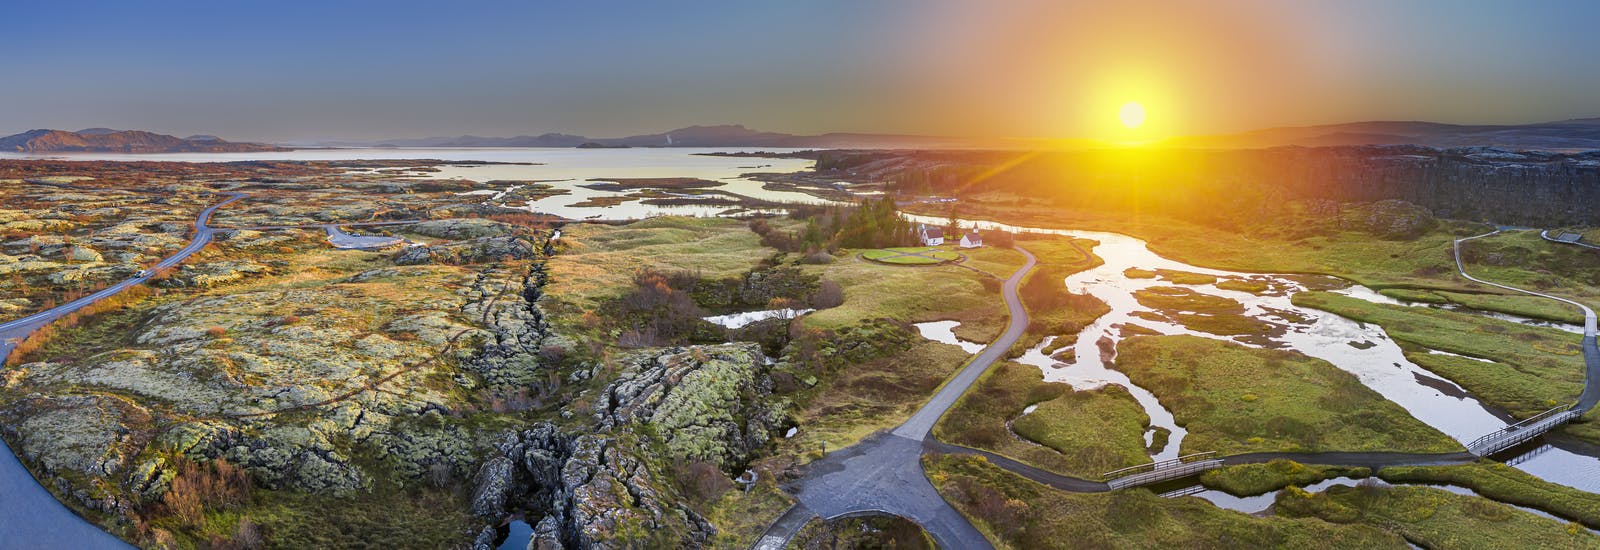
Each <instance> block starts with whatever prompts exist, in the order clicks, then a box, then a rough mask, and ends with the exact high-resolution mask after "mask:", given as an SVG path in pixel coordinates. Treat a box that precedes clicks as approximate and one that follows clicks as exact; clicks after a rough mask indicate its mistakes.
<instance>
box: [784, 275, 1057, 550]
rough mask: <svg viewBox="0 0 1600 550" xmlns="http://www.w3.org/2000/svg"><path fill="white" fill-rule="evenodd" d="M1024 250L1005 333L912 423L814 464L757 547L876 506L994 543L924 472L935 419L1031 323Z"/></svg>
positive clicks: (937, 534) (1009, 291) (953, 536)
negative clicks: (1022, 292)
mask: <svg viewBox="0 0 1600 550" xmlns="http://www.w3.org/2000/svg"><path fill="white" fill-rule="evenodd" d="M1017 251H1018V252H1021V253H1022V255H1023V256H1024V257H1026V258H1027V261H1026V262H1025V263H1023V265H1022V267H1021V268H1018V269H1017V271H1016V272H1015V273H1012V274H1011V277H1010V278H1008V279H1006V281H1005V284H1004V285H1002V287H1001V289H1002V290H1001V291H1002V293H1003V294H1004V295H1005V301H1006V308H1007V309H1009V310H1010V313H1011V319H1010V321H1008V322H1007V324H1006V330H1005V332H1003V333H1001V334H1000V337H999V338H997V339H995V341H994V342H993V343H990V344H989V347H987V348H984V350H983V351H982V352H981V353H979V354H978V356H977V357H974V358H973V359H972V361H970V362H968V363H967V366H965V367H963V368H962V369H961V371H960V372H958V373H956V375H955V377H953V378H951V379H950V381H949V382H947V383H945V385H944V387H943V388H941V389H940V390H939V391H938V392H937V393H935V394H934V395H933V398H932V399H929V400H928V402H927V403H925V404H923V406H922V408H921V409H918V410H917V412H916V413H915V414H913V415H911V418H910V419H909V420H906V422H905V423H904V424H901V425H900V426H899V427H897V428H895V429H894V430H893V431H890V432H887V433H879V434H876V435H873V436H871V437H868V438H866V439H864V440H862V441H861V442H860V443H857V444H855V445H852V446H850V447H848V448H846V449H843V450H840V451H836V452H834V453H832V454H830V455H828V456H826V457H824V458H822V459H819V460H816V461H814V462H812V463H811V464H809V465H808V466H807V472H806V475H805V477H802V478H801V479H800V480H799V481H798V482H796V483H795V484H794V486H792V487H791V490H792V492H794V494H795V497H796V498H797V499H798V500H799V501H800V503H799V504H797V505H796V506H795V507H794V508H793V509H790V510H789V511H788V512H786V513H785V514H784V515H783V516H782V517H781V518H779V520H778V521H776V522H774V523H773V524H772V525H771V526H769V527H768V529H767V532H766V533H765V534H764V535H763V536H762V537H761V539H760V540H759V541H757V542H756V548H760V549H767V548H782V547H783V546H784V545H785V544H787V543H788V541H789V539H791V538H793V537H794V535H795V533H797V532H799V530H800V527H801V526H803V525H805V522H806V520H809V519H810V518H811V517H812V516H821V517H823V518H826V519H833V518H839V517H847V516H852V515H863V514H874V513H878V514H894V515H897V516H900V517H904V518H906V519H909V520H912V521H915V522H917V524H919V525H921V526H922V528H923V529H926V530H927V531H928V534H929V535H931V536H932V537H933V539H934V541H935V542H937V543H938V544H939V546H940V547H943V548H961V549H968V548H993V546H992V545H991V544H989V540H988V539H987V538H984V536H983V533H980V532H978V530H977V528H974V527H973V526H972V523H970V522H968V521H967V518H966V517H964V516H962V515H961V513H960V512H957V511H956V510H955V508H952V507H951V506H950V504H949V503H947V502H945V500H944V497H942V496H940V495H939V492H938V491H937V490H935V489H934V487H933V483H932V482H929V481H928V476H927V475H926V474H924V473H923V471H922V451H923V446H924V441H925V440H929V439H930V438H929V432H930V431H931V430H932V429H933V424H934V423H935V422H937V421H938V420H939V417H940V416H943V415H944V413H945V411H947V410H949V409H950V407H951V406H952V405H954V404H955V402H956V400H957V399H959V398H960V397H961V395H962V394H963V393H966V391H967V389H968V388H970V387H971V386H972V384H973V383H974V382H977V380H978V377H979V376H981V375H982V374H983V372H984V371H985V370H987V369H988V368H989V366H990V365H992V364H994V362H995V361H996V360H999V359H1000V358H1001V357H1003V356H1004V355H1005V353H1006V352H1007V351H1009V350H1010V349H1011V346H1012V344H1015V343H1016V342H1017V340H1018V339H1019V338H1021V337H1022V333H1023V331H1024V330H1026V329H1027V327H1028V312H1027V310H1025V309H1023V307H1022V299H1021V298H1020V297H1019V296H1018V295H1017V287H1018V286H1019V285H1020V284H1021V283H1022V278H1023V277H1024V276H1026V275H1027V274H1028V271H1029V270H1032V269H1033V266H1034V265H1035V264H1036V263H1037V260H1036V259H1035V258H1034V257H1033V254H1030V253H1028V251H1027V250H1023V249H1022V248H1020V247H1019V248H1017Z"/></svg>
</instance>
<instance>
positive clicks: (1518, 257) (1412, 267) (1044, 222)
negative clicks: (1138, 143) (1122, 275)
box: [910, 201, 1600, 313]
mask: <svg viewBox="0 0 1600 550" xmlns="http://www.w3.org/2000/svg"><path fill="white" fill-rule="evenodd" d="M910 210H913V211H916V210H917V209H916V207H911V208H910ZM918 213H924V214H930V215H939V216H943V215H948V214H949V212H948V211H945V212H938V211H919V212H918ZM958 213H959V214H960V215H962V216H966V217H970V218H975V219H988V220H995V221H1002V222H1006V223H1011V224H1016V225H1023V226H1032V227H1042V228H1060V229H1086V230H1095V231H1114V232H1118V233H1123V234H1128V235H1134V236H1136V237H1139V238H1141V239H1144V240H1146V241H1148V242H1149V243H1150V249H1151V250H1152V251H1154V252H1156V253H1157V254H1160V255H1162V256H1164V257H1167V258H1171V259H1174V260H1179V261H1182V262H1185V263H1189V264H1193V265H1198V266H1205V267H1210V268H1216V269H1230V270H1236V271H1247V272H1262V273H1321V274H1327V275H1335V276H1339V277H1343V278H1346V279H1350V280H1353V281H1356V282H1358V283H1360V284H1362V285H1365V286H1368V287H1372V288H1374V289H1386V288H1420V289H1437V290H1445V291H1455V292H1463V293H1487V294H1493V295H1502V298H1497V299H1495V300H1494V302H1495V303H1492V304H1491V303H1485V304H1482V305H1484V306H1486V307H1497V308H1508V309H1515V310H1517V311H1527V310H1530V309H1533V310H1537V309H1541V308H1546V307H1548V306H1547V305H1546V304H1543V302H1548V301H1549V300H1547V299H1544V298H1538V297H1534V296H1526V295H1521V294H1518V293H1514V292H1510V291H1505V290H1500V289H1496V288H1493V287H1488V286H1484V285H1479V284H1477V283H1473V282H1470V281H1467V280H1466V279H1462V278H1461V277H1459V276H1457V275H1456V274H1455V260H1454V256H1453V255H1452V253H1451V243H1452V242H1453V241H1454V240H1455V239H1456V238H1459V237H1464V236H1471V235H1477V234H1481V233H1484V232H1486V231H1489V229H1490V228H1489V227H1488V226H1486V225H1483V224H1477V223H1470V222H1458V221H1449V220H1441V221H1440V222H1439V224H1438V225H1437V227H1435V228H1434V229H1433V230H1431V231H1428V232H1426V233H1424V234H1422V235H1421V236H1419V237H1417V238H1415V239H1409V240H1385V239H1379V238H1375V237H1374V236H1373V235H1371V234H1369V233H1366V232H1362V231H1356V230H1349V229H1334V228H1327V229H1319V230H1317V231H1314V232H1309V233H1307V232H1305V231H1303V230H1302V229H1301V227H1302V226H1303V225H1304V224H1305V223H1306V222H1307V220H1308V218H1306V217H1302V216H1296V215H1289V216H1286V217H1283V218H1281V219H1275V220H1272V221H1270V222H1268V223H1263V224H1262V225H1260V226H1258V227H1252V228H1249V229H1247V230H1244V231H1229V230H1221V229H1217V228H1214V227H1207V226H1202V225H1197V224H1193V223H1189V222H1184V221H1180V220H1175V219H1172V218H1167V217H1163V216H1155V215H1147V216H1125V215H1118V214H1115V213H1099V212H1084V211H1074V210H1063V209H1060V208H1055V207H1047V206H1042V205H1035V206H1031V207H1018V206H1016V205H1014V204H1010V203H1004V204H984V203H982V202H981V201H964V202H963V203H962V205H961V206H960V207H959V212H958ZM1062 220H1071V222H1070V223H1063V221H1062ZM1465 250H1466V251H1467V252H1468V254H1467V256H1468V260H1469V269H1470V270H1471V272H1472V273H1473V274H1474V275H1477V276H1480V277H1485V278H1488V279H1489V280H1492V281H1496V282H1502V283H1506V284H1513V285H1525V286H1524V287H1525V288H1533V289H1536V290H1537V289H1539V288H1548V289H1552V290H1556V291H1557V292H1558V293H1560V294H1563V295H1569V296H1571V297H1573V298H1576V299H1579V300H1585V301H1587V302H1589V303H1590V305H1591V306H1594V305H1596V304H1600V255H1596V254H1595V253H1594V251H1593V250H1591V249H1584V248H1582V247H1576V246H1567V245H1560V244H1556V243H1550V242H1545V241H1542V240H1541V239H1540V238H1539V235H1538V232H1537V231H1519V232H1511V233H1508V234H1504V235H1497V236H1495V237H1489V238H1485V239H1479V240H1476V241H1470V242H1469V243H1467V245H1465ZM1480 253H1482V254H1481V256H1482V257H1484V258H1489V257H1490V254H1493V255H1494V256H1493V257H1492V258H1493V259H1494V261H1495V262H1497V263H1499V264H1502V265H1498V266H1496V265H1484V263H1483V262H1481V261H1480V259H1479V256H1480ZM1496 311H1500V310H1499V309H1497V310H1496ZM1505 312H1507V313H1515V312H1516V311H1505Z"/></svg>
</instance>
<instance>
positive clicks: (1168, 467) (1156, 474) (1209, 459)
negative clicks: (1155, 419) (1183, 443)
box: [1100, 452, 1222, 490]
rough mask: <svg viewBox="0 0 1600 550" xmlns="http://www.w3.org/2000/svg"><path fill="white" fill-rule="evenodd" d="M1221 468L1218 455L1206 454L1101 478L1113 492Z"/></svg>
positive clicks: (1104, 475) (1107, 474) (1119, 472)
mask: <svg viewBox="0 0 1600 550" xmlns="http://www.w3.org/2000/svg"><path fill="white" fill-rule="evenodd" d="M1220 466H1222V460H1221V459H1218V458H1216V453H1214V452H1204V453H1195V454H1192V455H1185V456H1180V457H1178V458H1174V459H1171V460H1163V461H1160V462H1151V463H1148V464H1140V465H1138V466H1129V467H1127V468H1123V469H1120V470H1112V471H1109V472H1106V473H1104V474H1101V475H1100V477H1101V479H1104V480H1106V485H1108V486H1110V487H1111V489H1112V490H1116V489H1123V488H1127V487H1138V486H1140V485H1149V484H1151V483H1159V482H1162V481H1166V480H1169V479H1178V478H1180V477H1188V476H1191V475H1194V474H1198V473H1200V472H1204V471H1206V470H1210V469H1213V468H1217V467H1220Z"/></svg>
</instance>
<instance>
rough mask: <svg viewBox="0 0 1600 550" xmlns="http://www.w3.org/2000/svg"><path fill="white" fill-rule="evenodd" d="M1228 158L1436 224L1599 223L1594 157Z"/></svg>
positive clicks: (1405, 150) (1499, 153) (1414, 150)
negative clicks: (1389, 204)
mask: <svg viewBox="0 0 1600 550" xmlns="http://www.w3.org/2000/svg"><path fill="white" fill-rule="evenodd" d="M1235 154H1238V155H1252V156H1254V157H1255V161H1256V163H1257V164H1258V165H1259V168H1258V169H1257V170H1258V171H1259V172H1257V173H1259V174H1260V175H1261V176H1263V177H1262V178H1261V179H1263V180H1265V179H1268V178H1270V181H1271V182H1272V183H1271V184H1272V185H1282V186H1284V187H1285V188H1287V189H1289V190H1291V191H1292V192H1293V193H1294V194H1296V195H1300V196H1305V197H1320V198H1330V199H1335V200H1341V201H1358V202H1369V201H1380V200H1384V199H1400V200H1404V201H1408V202H1412V203H1416V204H1418V205H1421V206H1424V207H1427V208H1429V209H1431V210H1433V212H1434V213H1435V214H1436V215H1438V216H1440V217H1446V218H1459V219H1474V220H1482V221H1490V222H1499V223H1515V224H1529V225H1538V226H1552V225H1563V224H1574V225H1596V224H1600V210H1597V209H1595V208H1594V205H1596V204H1600V151H1590V152H1586V153H1576V154H1560V153H1547V152H1539V151H1526V152H1512V151H1505V150H1500V149H1492V148H1487V147H1472V148H1460V149H1435V148H1431V147H1421V146H1414V145H1392V146H1367V147H1324V148H1316V149H1300V148H1285V149H1273V150H1267V151H1259V152H1251V153H1235ZM1257 170H1252V171H1253V172H1256V171H1257Z"/></svg>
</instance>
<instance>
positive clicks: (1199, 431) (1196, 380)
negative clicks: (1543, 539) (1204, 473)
mask: <svg viewBox="0 0 1600 550" xmlns="http://www.w3.org/2000/svg"><path fill="white" fill-rule="evenodd" d="M1116 367H1117V369H1118V370H1121V371H1123V372H1126V373H1128V377H1129V378H1130V379H1131V380H1133V382H1134V383H1135V384H1138V385H1140V386H1143V387H1145V388H1147V389H1149V390H1150V391H1151V393H1154V394H1155V395H1156V397H1157V398H1158V399H1160V400H1161V402H1162V403H1163V404H1165V405H1166V406H1167V408H1169V409H1171V410H1172V413H1173V415H1174V416H1175V417H1176V418H1177V421H1178V423H1179V424H1181V425H1183V426H1184V427H1186V428H1188V430H1189V435H1188V437H1186V438H1184V440H1183V452H1184V453H1192V452H1200V451H1216V452H1218V453H1221V454H1236V453H1247V452H1261V451H1294V452H1317V451H1406V452H1449V451H1457V450H1460V445H1459V444H1458V443H1456V442H1455V441H1454V440H1452V439H1450V438H1449V437H1447V436H1445V435H1444V434H1442V433H1439V432H1438V431H1435V430H1434V429H1432V428H1429V427H1428V426H1427V425H1425V424H1423V423H1421V422H1420V421H1418V420H1416V419H1415V418H1412V417H1411V415H1410V414H1408V413H1406V411H1405V409H1402V408H1400V406H1399V405H1396V404H1394V403H1392V402H1389V401H1387V400H1385V399H1384V398H1383V397H1382V396H1380V395H1378V394H1377V393H1376V392H1374V391H1372V390H1371V389H1368V388H1367V387H1366V386H1364V385H1362V384H1361V382H1360V381H1358V380H1357V379H1356V377H1355V376H1354V375H1351V374H1350V373H1347V372H1345V371H1342V370H1339V369H1338V368H1337V367H1334V366H1333V365H1330V364H1328V363H1327V362H1326V361H1322V360H1320V359H1313V358H1310V357H1306V356H1304V355H1301V354H1299V353H1295V352H1289V351H1279V350H1265V349H1252V348H1246V347H1243V346H1239V345H1237V344H1231V343H1227V342H1222V341H1218V340H1211V339H1208V338H1199V337H1194V336H1154V337H1151V336H1139V337H1133V338H1128V339H1126V340H1123V341H1122V343H1121V344H1120V345H1118V346H1117V360H1116Z"/></svg>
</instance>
